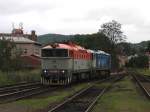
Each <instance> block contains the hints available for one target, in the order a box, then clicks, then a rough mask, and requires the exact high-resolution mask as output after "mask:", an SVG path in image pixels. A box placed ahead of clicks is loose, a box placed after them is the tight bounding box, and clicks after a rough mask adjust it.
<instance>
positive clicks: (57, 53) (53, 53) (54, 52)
mask: <svg viewBox="0 0 150 112" xmlns="http://www.w3.org/2000/svg"><path fill="white" fill-rule="evenodd" d="M42 57H68V50H67V49H42Z"/></svg>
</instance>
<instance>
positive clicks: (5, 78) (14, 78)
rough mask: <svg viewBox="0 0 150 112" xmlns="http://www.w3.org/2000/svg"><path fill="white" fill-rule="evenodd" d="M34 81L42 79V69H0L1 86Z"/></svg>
mask: <svg viewBox="0 0 150 112" xmlns="http://www.w3.org/2000/svg"><path fill="white" fill-rule="evenodd" d="M32 81H40V69H36V70H24V71H13V72H1V71H0V86H2V85H8V84H16V83H19V82H32Z"/></svg>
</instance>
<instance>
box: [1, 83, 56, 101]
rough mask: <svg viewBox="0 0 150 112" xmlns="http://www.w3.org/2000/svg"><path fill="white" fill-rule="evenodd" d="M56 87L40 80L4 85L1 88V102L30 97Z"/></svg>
mask: <svg viewBox="0 0 150 112" xmlns="http://www.w3.org/2000/svg"><path fill="white" fill-rule="evenodd" d="M55 88H56V87H51V88H48V87H45V86H42V85H41V84H40V83H39V82H34V83H28V84H27V83H26V84H20V85H13V86H7V87H2V88H0V104H3V103H9V102H13V101H16V100H20V99H23V98H28V97H31V96H33V95H38V94H41V93H44V92H47V91H50V90H54V89H55Z"/></svg>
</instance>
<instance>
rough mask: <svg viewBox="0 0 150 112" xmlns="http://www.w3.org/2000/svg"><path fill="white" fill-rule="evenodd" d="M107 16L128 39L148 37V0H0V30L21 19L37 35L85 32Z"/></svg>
mask: <svg viewBox="0 0 150 112" xmlns="http://www.w3.org/2000/svg"><path fill="white" fill-rule="evenodd" d="M111 20H116V21H118V22H119V23H121V24H122V30H123V32H124V34H125V35H126V36H127V41H128V42H134V43H135V42H140V41H144V40H150V2H149V0H0V32H11V30H12V23H14V24H15V27H18V24H19V23H20V22H22V23H23V27H24V31H25V32H28V33H29V32H30V30H32V29H34V30H36V32H37V34H38V35H41V34H45V33H57V34H67V35H69V34H87V33H95V32H97V31H98V29H99V28H100V26H101V25H102V24H103V23H105V22H109V21H111Z"/></svg>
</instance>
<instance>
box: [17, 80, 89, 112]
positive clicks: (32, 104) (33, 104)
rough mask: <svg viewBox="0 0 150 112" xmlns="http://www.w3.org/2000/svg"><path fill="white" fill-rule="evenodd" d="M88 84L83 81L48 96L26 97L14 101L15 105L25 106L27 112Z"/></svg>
mask: <svg viewBox="0 0 150 112" xmlns="http://www.w3.org/2000/svg"><path fill="white" fill-rule="evenodd" d="M87 86H88V84H87V83H84V84H81V85H75V86H73V87H71V88H67V89H62V90H59V91H55V92H52V93H50V95H49V96H48V97H45V98H43V97H41V98H33V99H26V100H20V101H17V102H14V104H15V105H18V106H21V107H27V108H28V111H29V112H32V111H35V110H39V109H44V108H47V107H48V106H49V105H50V104H53V103H58V102H60V101H63V100H64V99H65V98H66V97H68V96H70V95H72V94H74V93H75V92H77V91H79V90H81V89H83V88H85V87H87Z"/></svg>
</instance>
